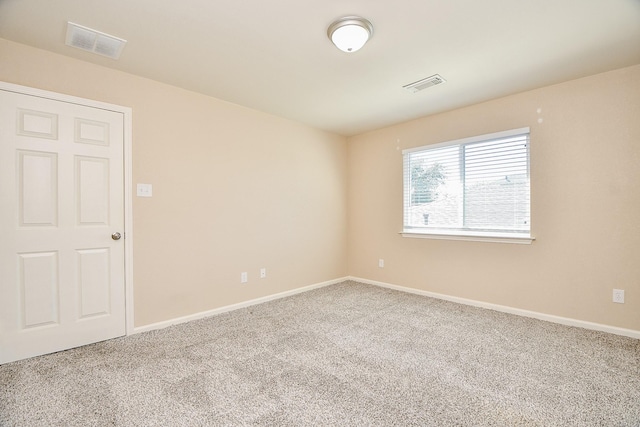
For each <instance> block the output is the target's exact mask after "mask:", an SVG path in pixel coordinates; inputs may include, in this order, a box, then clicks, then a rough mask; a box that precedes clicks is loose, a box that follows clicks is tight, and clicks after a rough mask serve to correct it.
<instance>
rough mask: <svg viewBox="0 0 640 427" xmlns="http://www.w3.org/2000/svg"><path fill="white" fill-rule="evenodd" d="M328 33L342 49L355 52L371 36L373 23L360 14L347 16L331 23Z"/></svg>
mask: <svg viewBox="0 0 640 427" xmlns="http://www.w3.org/2000/svg"><path fill="white" fill-rule="evenodd" d="M327 35H328V36H329V38H330V39H331V41H332V42H333V44H335V45H336V47H337V48H338V49H340V50H341V51H343V52H355V51H357V50H359V49H360V48H361V47H362V46H364V44H365V43H366V42H367V41H368V40H369V38H371V36H372V35H373V25H371V22H369V21H367V20H366V19H364V18H360V17H359V16H346V17H344V18H340V19H338V20H337V21H335V22H334V23H333V24H331V25H330V26H329V29H328V30H327Z"/></svg>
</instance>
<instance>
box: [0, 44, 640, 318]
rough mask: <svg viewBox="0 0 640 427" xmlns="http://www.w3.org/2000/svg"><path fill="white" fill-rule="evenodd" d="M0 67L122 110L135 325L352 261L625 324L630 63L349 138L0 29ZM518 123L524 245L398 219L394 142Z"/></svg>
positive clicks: (635, 209)
mask: <svg viewBox="0 0 640 427" xmlns="http://www.w3.org/2000/svg"><path fill="white" fill-rule="evenodd" d="M0 80H3V81H7V82H11V83H16V84H22V85H26V86H31V87H37V88H42V89H46V90H52V91H56V92H61V93H66V94H71V95H75V96H80V97H85V98H90V99H96V100H100V101H104V102H110V103H114V104H119V105H124V106H128V107H131V108H132V109H133V164H134V167H133V169H134V170H133V175H134V176H133V181H134V184H135V183H137V182H145V183H152V184H153V186H154V188H153V191H154V197H153V198H151V199H143V198H135V197H134V206H133V207H134V233H135V249H134V257H135V277H134V284H135V313H136V319H135V323H136V326H143V325H147V324H150V323H154V322H159V321H163V320H167V319H172V318H175V317H179V316H184V315H189V314H192V313H197V312H200V311H205V310H209V309H213V308H217V307H221V306H225V305H229V304H233V303H236V302H241V301H246V300H249V299H252V298H257V297H260V296H264V295H270V294H274V293H278V292H282V291H287V290H291V289H295V288H298V287H301V286H305V285H309V284H314V283H319V282H323V281H326V280H332V279H336V278H339V277H343V276H345V275H347V274H350V275H353V276H356V277H362V278H366V279H370V280H376V281H381V282H386V283H390V284H395V285H400V286H407V287H413V288H416V289H421V290H426V291H432V292H438V293H442V294H446V295H451V296H457V297H463V298H469V299H474V300H478V301H484V302H489V303H494V304H501V305H506V306H511V307H515V308H520V309H526V310H533V311H537V312H541V313H547V314H552V315H558V316H564V317H569V318H574V319H579V320H585V321H591V322H597V323H603V324H607V325H611V326H617V327H623V328H630V329H635V330H640V262H639V261H638V260H639V259H640V258H639V255H640V253H639V252H640V251H639V248H640V220H639V219H640V213H639V212H640V120H639V119H638V117H640V66H635V67H631V68H626V69H622V70H618V71H614V72H610V73H606V74H602V75H597V76H592V77H588V78H585V79H581V80H576V81H572V82H568V83H564V84H560V85H555V86H551V87H547V88H543V89H539V90H535V91H531V92H526V93H522V94H518V95H514V96H510V97H506V98H502V99H498V100H494V101H490V102H487V103H483V104H478V105H475V106H472V107H468V108H464V109H460V110H456V111H452V112H448V113H444V114H440V115H435V116H431V117H426V118H423V119H419V120H415V121H412V122H408V123H404V124H400V125H397V126H393V127H389V128H385V129H381V130H378V131H375V132H371V133H367V134H364V135H359V136H356V137H353V138H350V139H349V140H348V143H347V142H346V140H345V138H342V137H339V136H336V135H332V134H328V133H324V132H320V131H317V130H314V129H311V128H308V127H305V126H303V125H300V124H296V123H294V122H291V121H288V120H285V119H281V118H277V117H274V116H270V115H267V114H263V113H260V112H256V111H254V110H251V109H247V108H244V107H240V106H237V105H233V104H229V103H225V102H222V101H219V100H216V99H213V98H210V97H205V96H202V95H198V94H195V93H193V92H188V91H184V90H181V89H178V88H175V87H171V86H167V85H163V84H160V83H157V82H154V81H151V80H147V79H143V78H139V77H135V76H132V75H128V74H124V73H120V72H117V71H113V70H110V69H106V68H103V67H99V66H95V65H91V64H88V63H84V62H81V61H76V60H73V59H69V58H66V57H62V56H59V55H54V54H51V53H48V52H45V51H40V50H36V49H32V48H30V47H26V46H23V45H19V44H15V43H12V42H8V41H4V40H1V39H0ZM447 84H452V82H449V83H447ZM432 90H433V92H424V93H420V94H418V95H416V96H423V97H424V98H425V102H428V99H429V97H433V96H438V95H437V90H438V88H435V89H432ZM538 110H540V113H538ZM540 119H541V120H542V121H541V122H540V123H539V120H540ZM524 126H530V127H531V159H532V166H531V176H532V183H531V187H532V190H531V191H532V231H533V234H534V235H535V237H536V241H535V242H534V243H533V244H532V245H530V246H526V245H522V246H521V245H512V244H496V243H479V242H461V241H442V240H425V239H412V238H403V237H401V236H400V235H399V234H398V232H399V231H400V230H401V227H402V156H401V150H402V149H404V148H409V147H415V146H420V145H425V144H431V143H437V142H442V141H448V140H453V139H458V138H462V137H467V136H472V135H479V134H484V133H491V132H496V131H501V130H507V129H513V128H519V127H524ZM347 215H348V216H347ZM379 258H384V259H385V267H384V268H383V269H380V268H378V266H377V265H378V259H379ZM347 261H348V262H347ZM261 267H266V268H267V269H268V277H267V279H264V280H259V279H257V276H258V272H259V269H260V268H261ZM241 271H247V272H249V279H250V280H249V283H248V284H247V285H242V286H241V285H240V284H239V274H240V272H241ZM614 287H616V288H621V289H625V291H626V304H624V305H619V304H613V303H612V302H611V292H612V291H611V290H612V289H613V288H614Z"/></svg>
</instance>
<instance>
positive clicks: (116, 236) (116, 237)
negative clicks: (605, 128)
mask: <svg viewBox="0 0 640 427" xmlns="http://www.w3.org/2000/svg"><path fill="white" fill-rule="evenodd" d="M121 237H122V235H121V234H120V233H118V232H117V231H116V232H115V233H113V234H112V235H111V238H112V239H113V240H120V238H121Z"/></svg>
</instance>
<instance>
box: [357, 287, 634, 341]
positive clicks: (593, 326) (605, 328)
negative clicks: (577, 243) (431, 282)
mask: <svg viewBox="0 0 640 427" xmlns="http://www.w3.org/2000/svg"><path fill="white" fill-rule="evenodd" d="M348 279H349V280H353V281H356V282H361V283H366V284H369V285H375V286H380V287H383V288H389V289H395V290H397V291H402V292H408V293H412V294H417V295H423V296H427V297H431V298H437V299H441V300H446V301H451V302H455V303H459V304H464V305H470V306H474V307H480V308H487V309H489V310H495V311H500V312H503V313H509V314H515V315H518V316H523V317H531V318H533V319H538V320H545V321H547V322H553V323H559V324H561V325H566V326H575V327H578V328H584V329H590V330H594V331H600V332H608V333H610V334H615V335H622V336H625V337H630V338H636V339H640V331H636V330H633V329H625V328H618V327H615V326H609V325H603V324H600V323H593V322H586V321H584V320H577V319H571V318H568V317H560V316H554V315H551V314H545V313H539V312H536V311H529V310H522V309H519V308H513V307H509V306H506V305H498V304H491V303H488V302H482V301H476V300H472V299H466V298H459V297H454V296H450V295H445V294H438V293H435V292H428V291H422V290H420V289H414V288H407V287H404V286H398V285H392V284H390V283H384V282H377V281H375V280H369V279H363V278H361V277H349V278H348Z"/></svg>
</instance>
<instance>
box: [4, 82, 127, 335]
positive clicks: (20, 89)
mask: <svg viewBox="0 0 640 427" xmlns="http://www.w3.org/2000/svg"><path fill="white" fill-rule="evenodd" d="M0 89H2V90H5V91H9V92H15V93H19V94H24V95H31V96H37V97H40V98H46V99H51V100H54V101H61V102H67V103H71V104H78V105H84V106H87V107H93V108H99V109H102V110H108V111H114V112H117V113H122V115H123V118H124V123H123V125H124V135H123V139H124V146H123V169H124V289H125V317H126V318H125V325H126V334H127V335H131V334H133V333H134V310H133V191H132V189H133V163H132V151H131V150H132V109H131V108H130V107H123V106H121V105H115V104H109V103H106V102H102V101H95V100H91V99H86V98H80V97H77V96H72V95H65V94H62V93H57V92H51V91H48V90H43V89H36V88H32V87H28V86H21V85H17V84H13V83H7V82H3V81H0Z"/></svg>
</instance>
